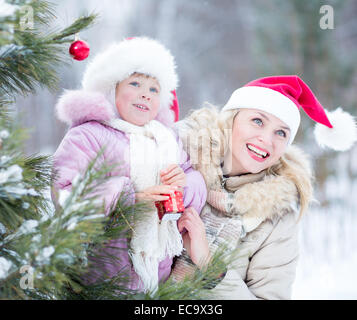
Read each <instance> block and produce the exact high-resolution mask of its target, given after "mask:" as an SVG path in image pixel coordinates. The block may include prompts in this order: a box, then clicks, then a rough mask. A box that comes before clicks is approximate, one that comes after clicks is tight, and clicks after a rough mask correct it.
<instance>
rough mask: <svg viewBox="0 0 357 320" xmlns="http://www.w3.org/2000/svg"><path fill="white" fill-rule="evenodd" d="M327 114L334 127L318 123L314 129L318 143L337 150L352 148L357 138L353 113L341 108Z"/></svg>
mask: <svg viewBox="0 0 357 320" xmlns="http://www.w3.org/2000/svg"><path fill="white" fill-rule="evenodd" d="M326 114H327V117H328V119H329V120H330V122H331V124H332V126H333V128H332V129H330V128H329V127H327V126H325V125H322V124H320V123H317V124H316V126H315V130H314V134H315V139H316V141H317V143H318V144H319V145H320V146H321V147H325V146H326V147H329V148H331V149H334V150H336V151H346V150H348V149H350V148H351V147H352V145H353V144H354V143H355V142H356V140H357V126H356V122H355V120H354V118H353V117H352V115H350V114H349V113H347V112H345V111H343V110H342V109H341V108H337V109H336V110H335V111H333V112H326Z"/></svg>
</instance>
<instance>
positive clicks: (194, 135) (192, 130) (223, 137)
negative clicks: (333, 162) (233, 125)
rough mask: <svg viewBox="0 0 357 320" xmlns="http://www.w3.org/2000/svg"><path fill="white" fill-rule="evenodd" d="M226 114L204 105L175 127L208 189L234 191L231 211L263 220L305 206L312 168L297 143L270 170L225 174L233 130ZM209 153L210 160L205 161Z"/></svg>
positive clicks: (309, 195) (193, 165)
mask: <svg viewBox="0 0 357 320" xmlns="http://www.w3.org/2000/svg"><path fill="white" fill-rule="evenodd" d="M223 117H224V115H223V114H222V113H220V112H218V111H217V110H215V109H213V108H202V109H200V110H197V111H195V112H193V113H192V114H191V115H190V116H188V117H187V118H186V119H185V120H183V121H180V122H179V123H178V125H177V126H176V129H177V131H178V133H179V135H180V138H181V139H182V141H183V144H184V147H185V150H186V152H188V153H189V154H190V157H191V161H192V167H193V168H194V169H196V170H198V171H200V172H201V174H202V175H203V177H204V179H205V182H206V186H207V189H208V191H209V190H216V191H219V190H225V191H228V192H231V193H232V192H233V193H234V194H233V207H232V210H231V211H232V212H235V213H236V214H240V215H244V216H245V218H248V217H249V218H260V219H261V220H262V221H264V220H266V219H273V218H277V217H279V216H281V215H283V214H285V213H286V212H291V208H296V207H300V208H301V207H303V209H305V208H306V207H307V204H308V202H309V201H310V199H311V197H312V185H311V181H312V171H311V168H310V163H309V161H308V159H307V156H306V155H305V154H304V153H303V151H302V150H300V149H299V148H297V147H295V146H290V147H289V148H288V150H287V151H286V152H285V154H284V156H283V157H282V158H281V160H280V161H279V163H278V164H277V165H275V166H274V167H273V168H270V169H269V170H264V171H263V172H261V173H259V174H248V175H243V176H237V177H230V178H228V179H225V178H224V177H223V172H222V168H221V163H222V160H223V158H224V150H226V148H227V145H228V141H229V139H230V137H229V135H230V133H231V129H230V130H227V129H225V128H224V125H223V124H224V123H227V122H226V121H224V119H223ZM204 141H205V142H204ZM203 155H204V156H205V157H206V158H205V157H203ZM207 155H208V156H209V161H202V159H203V158H205V159H207ZM302 193H303V194H304V196H303V197H301V194H302ZM300 198H303V200H304V201H303V203H302V202H301V201H300Z"/></svg>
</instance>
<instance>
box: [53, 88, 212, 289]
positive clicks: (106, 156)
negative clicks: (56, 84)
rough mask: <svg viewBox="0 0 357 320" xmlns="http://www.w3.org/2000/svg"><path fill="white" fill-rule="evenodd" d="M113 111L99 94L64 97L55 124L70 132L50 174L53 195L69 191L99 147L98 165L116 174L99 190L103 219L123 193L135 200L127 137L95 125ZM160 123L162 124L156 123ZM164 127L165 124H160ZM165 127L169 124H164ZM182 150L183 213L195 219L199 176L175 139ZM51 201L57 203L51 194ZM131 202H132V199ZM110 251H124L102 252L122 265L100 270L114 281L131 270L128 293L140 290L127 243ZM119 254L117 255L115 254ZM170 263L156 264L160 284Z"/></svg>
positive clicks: (200, 195) (201, 186) (201, 185)
mask: <svg viewBox="0 0 357 320" xmlns="http://www.w3.org/2000/svg"><path fill="white" fill-rule="evenodd" d="M112 108H113V107H112V106H111V105H110V103H109V102H108V101H107V100H106V99H105V97H104V96H103V95H102V94H100V93H93V92H84V91H67V92H66V93H65V94H64V95H63V96H62V97H61V98H60V100H59V101H58V103H57V105H56V109H57V115H58V118H59V119H60V120H62V121H64V122H66V123H67V124H69V125H70V126H71V128H70V129H69V131H68V132H67V133H66V135H65V137H64V138H63V140H62V141H61V143H60V145H59V147H58V149H57V150H56V152H55V154H54V169H55V170H56V171H57V173H58V178H57V179H56V181H55V182H54V185H53V187H54V189H55V191H59V190H62V189H70V188H71V186H72V184H71V183H72V180H73V178H74V177H75V176H76V175H77V174H78V173H80V172H84V171H85V170H86V168H87V166H88V164H89V163H90V162H91V161H92V160H93V159H94V158H95V157H96V155H97V153H98V152H99V151H100V149H101V148H102V147H105V150H104V153H103V154H102V155H101V157H100V158H99V159H98V160H99V164H101V163H104V161H105V163H107V164H109V165H111V164H118V169H116V170H113V171H112V172H110V176H111V178H110V179H109V180H108V181H106V182H105V187H104V188H101V193H100V194H101V195H102V197H103V200H104V202H105V207H106V214H108V209H109V206H110V205H111V203H112V201H113V200H115V199H117V197H118V196H119V195H120V193H121V192H122V190H125V191H129V193H130V194H133V195H134V192H135V191H134V190H133V188H132V184H131V181H130V165H129V163H128V161H127V159H125V158H124V155H125V154H128V151H129V150H128V148H129V137H128V135H127V134H126V133H124V132H122V131H119V130H117V129H114V128H112V127H109V126H106V125H104V124H102V123H100V122H99V121H105V120H109V119H111V118H112V117H114V116H115V114H114V111H113V109H112ZM157 120H159V121H161V120H160V119H157ZM162 122H164V121H162ZM164 124H167V123H164ZM177 141H178V144H179V147H180V150H181V156H180V157H181V161H180V166H181V168H182V169H183V170H184V172H185V174H186V178H187V185H186V187H185V188H184V205H185V207H190V206H192V207H194V208H195V209H196V210H197V212H198V213H200V212H201V209H202V207H203V206H204V204H205V201H206V196H207V191H206V185H205V182H204V179H203V177H202V175H201V174H200V173H199V172H198V171H195V170H193V169H192V167H191V164H190V161H189V158H188V155H187V154H186V152H185V151H184V150H183V148H182V143H181V141H180V140H179V139H177ZM52 198H53V201H55V202H56V201H57V199H55V196H54V193H53V194H52ZM130 201H132V202H134V201H135V199H134V197H133V198H132V199H130ZM109 246H113V247H117V248H123V249H126V250H119V251H115V250H113V249H110V248H106V251H107V252H108V253H112V254H115V255H118V254H120V261H123V264H121V265H119V264H116V265H113V264H110V265H108V264H106V265H104V266H102V267H103V268H104V271H105V272H107V274H108V275H109V276H110V277H112V276H115V275H117V273H118V272H119V271H120V270H122V269H123V267H124V268H126V270H130V271H129V274H130V284H129V288H130V289H134V290H136V289H138V290H140V289H141V288H142V287H141V285H140V281H139V277H138V275H137V274H136V273H135V271H134V270H133V268H132V264H131V261H130V258H129V256H128V252H127V248H128V243H127V240H126V239H116V240H112V241H111V242H110V244H109ZM118 252H120V253H118ZM171 265H172V258H169V257H167V258H166V259H164V260H163V261H161V262H160V264H159V270H158V273H159V280H160V281H166V280H167V278H168V277H169V275H170V272H171ZM90 279H91V280H90V281H91V282H92V281H94V280H95V275H94V273H93V275H90Z"/></svg>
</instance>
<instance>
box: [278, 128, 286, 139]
mask: <svg viewBox="0 0 357 320" xmlns="http://www.w3.org/2000/svg"><path fill="white" fill-rule="evenodd" d="M276 133H277V134H278V135H279V136H282V137H283V138H285V137H286V132H285V131H284V130H278V131H277V132H276Z"/></svg>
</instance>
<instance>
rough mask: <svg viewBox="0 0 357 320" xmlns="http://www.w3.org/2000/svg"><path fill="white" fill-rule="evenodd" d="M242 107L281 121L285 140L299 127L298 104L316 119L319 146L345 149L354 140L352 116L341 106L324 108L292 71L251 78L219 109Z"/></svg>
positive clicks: (355, 132) (338, 149) (337, 149)
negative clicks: (285, 130)
mask: <svg viewBox="0 0 357 320" xmlns="http://www.w3.org/2000/svg"><path fill="white" fill-rule="evenodd" d="M242 108H252V109H259V110H262V111H265V112H268V113H270V114H272V115H274V116H276V117H277V118H279V119H280V120H281V121H283V122H284V123H285V124H286V125H287V126H288V127H289V128H290V131H291V134H290V139H289V144H291V143H292V142H293V140H294V138H295V135H296V133H297V130H298V128H299V124H300V112H299V109H300V108H302V109H303V110H304V111H305V113H306V114H307V115H308V116H309V117H310V118H311V119H312V120H314V121H315V122H317V124H316V126H315V131H314V134H315V139H316V140H317V142H318V144H319V145H320V146H322V147H325V146H327V147H329V148H332V149H334V150H336V151H345V150H348V149H349V148H351V147H352V145H353V143H354V142H355V141H356V140H357V128H356V123H355V121H354V118H353V117H352V116H351V115H350V114H349V113H347V112H344V111H343V110H342V109H341V108H338V109H336V110H335V111H334V112H327V111H326V110H325V109H324V107H323V106H322V105H321V103H320V102H319V101H318V100H317V98H316V97H315V95H314V94H313V92H312V91H311V89H310V88H309V87H308V85H307V84H306V83H305V82H304V81H303V80H301V79H300V78H299V77H298V76H296V75H287V76H273V77H265V78H260V79H257V80H254V81H251V82H249V83H248V84H246V85H245V86H244V87H242V88H239V89H237V90H235V91H234V92H233V94H232V96H231V97H230V99H229V100H228V102H227V103H226V105H225V106H224V107H223V109H222V111H224V110H233V109H242Z"/></svg>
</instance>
